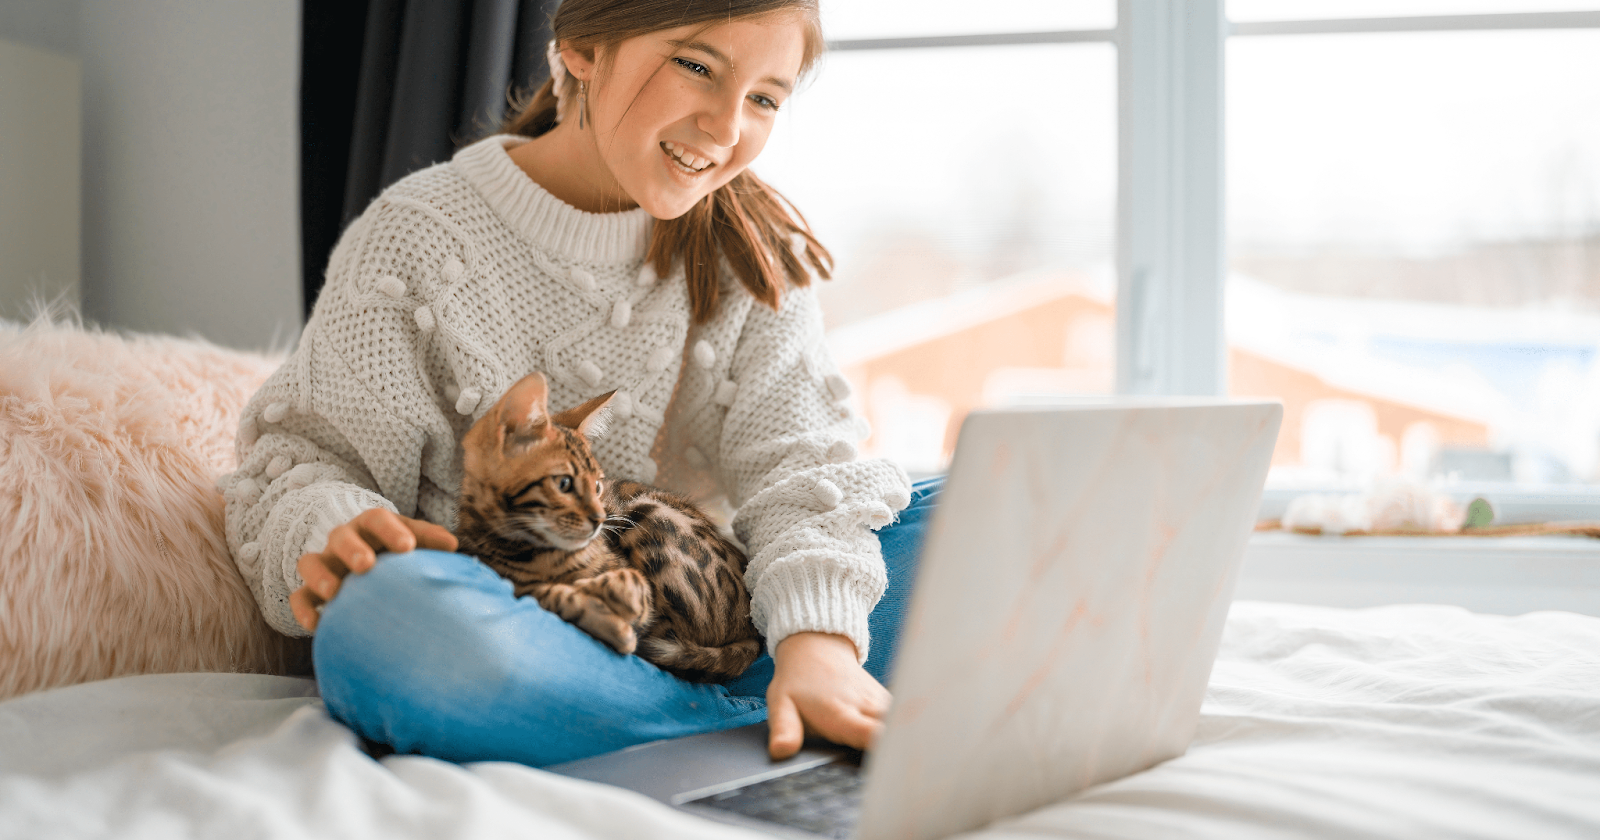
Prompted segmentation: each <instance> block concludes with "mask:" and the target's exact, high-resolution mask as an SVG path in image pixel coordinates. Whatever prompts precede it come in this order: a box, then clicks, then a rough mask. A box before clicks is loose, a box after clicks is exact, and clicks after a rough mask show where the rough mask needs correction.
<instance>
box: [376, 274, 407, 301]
mask: <svg viewBox="0 0 1600 840" xmlns="http://www.w3.org/2000/svg"><path fill="white" fill-rule="evenodd" d="M378 291H380V292H383V293H384V294H386V295H388V296H389V297H392V298H403V297H405V296H406V282H405V281H404V280H401V279H400V278H398V277H394V276H385V277H383V278H381V279H379V280H378Z"/></svg>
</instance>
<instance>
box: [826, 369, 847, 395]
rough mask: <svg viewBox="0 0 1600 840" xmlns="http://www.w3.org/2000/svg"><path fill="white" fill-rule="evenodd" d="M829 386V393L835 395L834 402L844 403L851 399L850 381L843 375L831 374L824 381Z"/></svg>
mask: <svg viewBox="0 0 1600 840" xmlns="http://www.w3.org/2000/svg"><path fill="white" fill-rule="evenodd" d="M822 381H823V382H824V383H826V384H827V386H828V393H830V394H832V395H833V401H834V402H844V401H845V400H847V399H850V380H848V379H845V378H844V374H842V373H830V374H828V375H827V376H826V377H824V378H823V380H822Z"/></svg>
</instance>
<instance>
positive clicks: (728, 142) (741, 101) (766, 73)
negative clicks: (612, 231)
mask: <svg viewBox="0 0 1600 840" xmlns="http://www.w3.org/2000/svg"><path fill="white" fill-rule="evenodd" d="M804 49H805V35H804V30H803V28H802V24H801V22H800V21H799V19H798V18H796V17H793V16H789V15H773V16H767V17H759V18H745V19H741V20H734V21H731V22H729V23H723V24H717V25H714V26H710V27H704V26H703V25H694V26H685V27H679V28H676V29H666V30H662V31H660V32H652V33H650V34H648V35H641V36H639V37H637V38H630V39H628V40H626V41H623V42H621V43H620V44H617V45H616V46H615V48H614V50H613V52H612V54H611V55H610V56H609V59H610V67H609V72H608V73H605V74H603V75H602V76H600V77H598V78H597V76H596V74H595V73H594V69H595V67H594V64H595V62H593V61H586V60H584V58H583V57H582V56H581V55H579V54H578V53H577V52H576V51H573V50H568V51H566V52H565V53H563V57H564V58H565V59H566V60H567V66H568V67H569V68H570V69H571V70H572V72H573V73H574V74H575V75H577V76H578V77H579V78H580V79H587V80H588V84H589V90H588V99H589V114H588V119H590V120H592V121H593V130H594V134H593V136H594V142H595V146H596V152H597V153H598V156H599V159H600V160H601V162H602V164H603V165H604V167H605V168H606V169H607V170H608V171H607V172H606V173H594V174H596V175H599V176H601V177H605V176H609V178H608V179H607V180H610V181H613V182H614V183H615V184H616V187H617V188H618V189H620V190H621V191H622V193H623V194H624V195H625V196H627V197H628V198H630V199H632V200H633V202H634V203H636V204H638V205H639V206H640V207H643V208H644V209H645V211H646V212H648V213H649V214H650V215H651V216H654V217H655V218H658V219H675V218H677V217H679V216H681V215H683V214H684V213H687V212H688V211H689V209H690V208H691V207H693V206H694V205H695V203H696V202H698V201H699V200H700V199H702V198H704V197H705V196H707V195H708V194H710V193H711V191H712V190H715V189H717V188H718V187H720V186H722V185H724V184H726V183H728V182H729V181H731V180H733V177H734V176H735V175H738V174H739V173H740V172H743V171H744V170H745V169H746V168H747V167H748V166H749V165H750V163H751V161H754V160H755V159H756V156H757V155H759V154H761V149H762V148H763V147H765V146H766V143H767V137H768V135H770V134H771V132H772V126H773V123H774V122H775V120H776V118H777V113H778V108H779V107H780V106H781V105H783V103H784V101H785V100H786V99H787V98H788V97H789V94H790V93H791V92H792V91H793V90H794V86H795V83H796V78H797V77H798V75H799V73H800V62H801V59H802V58H803V56H804ZM602 55H603V54H602Z"/></svg>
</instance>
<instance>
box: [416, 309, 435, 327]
mask: <svg viewBox="0 0 1600 840" xmlns="http://www.w3.org/2000/svg"><path fill="white" fill-rule="evenodd" d="M411 317H413V318H416V319H417V329H419V330H422V331H423V332H433V310H432V309H429V308H428V307H426V306H419V307H417V311H416V312H413V313H411Z"/></svg>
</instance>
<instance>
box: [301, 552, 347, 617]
mask: <svg viewBox="0 0 1600 840" xmlns="http://www.w3.org/2000/svg"><path fill="white" fill-rule="evenodd" d="M330 563H331V564H336V565H335V567H334V568H329V565H330ZM295 570H296V571H298V572H299V573H300V581H301V582H302V583H303V584H305V587H304V588H305V589H306V591H307V592H306V594H307V595H315V596H316V597H318V598H321V599H322V600H323V601H330V600H332V599H333V596H334V594H336V593H337V592H338V591H339V581H340V579H341V578H342V577H344V571H345V570H344V564H343V563H341V562H339V560H338V558H329V557H327V556H326V555H324V554H302V555H300V559H299V560H298V561H296V563H295ZM296 591H299V590H296ZM312 606H316V605H315V604H312Z"/></svg>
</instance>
